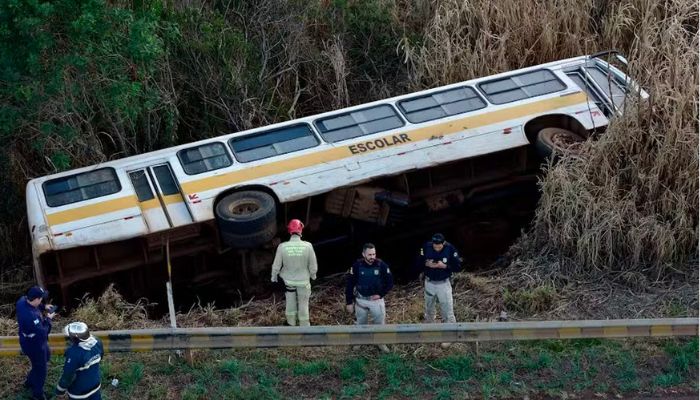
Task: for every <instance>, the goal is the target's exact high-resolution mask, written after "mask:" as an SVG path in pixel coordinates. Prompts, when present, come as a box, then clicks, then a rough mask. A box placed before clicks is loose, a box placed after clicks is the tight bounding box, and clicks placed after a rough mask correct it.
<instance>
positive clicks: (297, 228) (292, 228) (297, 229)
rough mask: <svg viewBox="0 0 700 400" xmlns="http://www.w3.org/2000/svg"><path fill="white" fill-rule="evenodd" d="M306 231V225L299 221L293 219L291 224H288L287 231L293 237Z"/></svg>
mask: <svg viewBox="0 0 700 400" xmlns="http://www.w3.org/2000/svg"><path fill="white" fill-rule="evenodd" d="M302 229H304V224H303V223H302V222H301V221H299V220H298V219H293V220H291V221H289V224H287V231H288V232H289V234H290V235H291V234H292V233H296V234H299V235H301V231H302Z"/></svg>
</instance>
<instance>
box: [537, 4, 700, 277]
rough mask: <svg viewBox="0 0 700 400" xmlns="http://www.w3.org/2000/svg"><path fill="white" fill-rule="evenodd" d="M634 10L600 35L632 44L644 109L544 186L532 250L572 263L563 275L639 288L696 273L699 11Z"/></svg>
mask: <svg viewBox="0 0 700 400" xmlns="http://www.w3.org/2000/svg"><path fill="white" fill-rule="evenodd" d="M635 3H637V2H635ZM639 4H641V5H642V7H641V8H637V9H635V8H632V7H631V5H630V4H627V6H626V7H624V6H623V5H624V4H623V5H618V7H619V8H618V10H617V11H616V13H614V14H611V20H610V21H606V24H605V25H604V26H605V31H604V33H606V34H619V35H620V36H621V37H630V38H632V42H631V43H629V44H627V46H628V48H629V50H628V53H629V54H630V56H631V61H632V74H633V75H634V76H635V77H637V78H638V79H639V80H640V81H641V83H642V85H643V86H644V87H645V88H647V90H648V91H649V92H650V94H651V98H650V100H649V102H648V103H647V104H643V103H642V104H639V103H638V104H637V105H636V106H634V107H629V108H628V109H627V110H626V111H627V112H626V113H625V115H624V117H623V118H619V119H617V120H615V121H614V122H613V123H612V124H611V126H610V128H609V129H608V131H607V133H606V134H605V135H603V136H602V137H601V138H600V139H599V140H598V141H595V142H591V143H588V147H587V148H586V149H585V151H584V155H583V156H581V157H573V156H571V157H568V158H564V159H563V160H562V161H561V162H560V163H559V164H558V165H556V166H554V167H552V168H550V170H549V171H548V174H547V176H546V178H545V179H544V180H543V182H542V192H543V196H542V200H541V204H540V206H539V208H538V210H537V216H536V219H535V223H534V227H533V233H534V235H533V242H532V243H531V248H539V249H542V250H544V251H547V252H552V253H556V254H558V255H562V256H565V257H568V258H570V259H571V261H572V262H568V263H560V264H559V268H562V269H563V271H561V272H564V273H565V274H572V273H574V274H584V275H590V274H592V273H593V274H599V273H600V272H612V273H614V274H615V275H614V276H617V277H620V278H622V279H623V280H625V281H630V283H640V282H638V281H639V280H642V281H645V280H648V279H651V280H659V279H663V278H666V277H669V276H670V275H672V274H675V273H688V274H691V273H693V272H696V271H697V268H698V266H697V263H696V262H694V261H693V260H697V258H696V257H697V251H698V247H697V246H698V72H697V71H698V31H697V28H698V27H697V21H698V10H697V4H696V3H693V2H688V1H668V2H665V3H663V4H658V5H657V4H656V2H646V3H645V2H640V3H639ZM627 29H631V30H632V34H626V33H625V31H626V30H627ZM618 30H619V31H620V32H617V31H618Z"/></svg>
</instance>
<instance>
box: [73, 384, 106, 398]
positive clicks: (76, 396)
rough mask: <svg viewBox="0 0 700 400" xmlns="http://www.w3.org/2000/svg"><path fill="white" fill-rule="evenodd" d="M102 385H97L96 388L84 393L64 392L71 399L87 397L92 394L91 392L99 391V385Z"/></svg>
mask: <svg viewBox="0 0 700 400" xmlns="http://www.w3.org/2000/svg"><path fill="white" fill-rule="evenodd" d="M101 386H102V385H97V387H96V388H94V389H92V390H91V391H89V392H87V393H85V394H73V393H71V392H66V393H67V394H68V397H70V398H71V399H87V398H88V397H90V396H92V395H93V394H95V393H97V392H99V390H100V387H101Z"/></svg>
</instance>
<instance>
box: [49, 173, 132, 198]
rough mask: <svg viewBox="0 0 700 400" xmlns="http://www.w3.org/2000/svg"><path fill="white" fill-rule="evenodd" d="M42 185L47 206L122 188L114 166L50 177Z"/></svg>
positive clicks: (93, 196)
mask: <svg viewBox="0 0 700 400" xmlns="http://www.w3.org/2000/svg"><path fill="white" fill-rule="evenodd" d="M42 187H43V189H44V195H45V196H46V204H48V205H49V207H60V206H63V205H66V204H71V203H77V202H79V201H84V200H89V199H94V198H96V197H102V196H107V195H110V194H114V193H117V192H119V191H120V190H122V187H121V184H120V183H119V178H118V177H117V173H116V172H115V171H114V168H102V169H97V170H94V171H90V172H83V173H81V174H76V175H71V176H66V177H63V178H56V179H52V180H50V181H46V182H44V184H43V185H42Z"/></svg>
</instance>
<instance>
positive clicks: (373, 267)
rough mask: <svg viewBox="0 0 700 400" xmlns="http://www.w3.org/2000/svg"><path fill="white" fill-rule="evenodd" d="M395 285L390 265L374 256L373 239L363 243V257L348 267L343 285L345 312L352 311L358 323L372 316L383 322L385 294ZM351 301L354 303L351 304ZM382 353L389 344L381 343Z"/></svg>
mask: <svg viewBox="0 0 700 400" xmlns="http://www.w3.org/2000/svg"><path fill="white" fill-rule="evenodd" d="M393 286H394V279H393V278H392V276H391V271H390V270H389V266H388V265H387V264H386V263H385V262H384V261H382V260H380V259H378V258H377V250H376V248H375V247H374V245H373V244H372V243H367V244H365V245H364V246H363V247H362V258H360V259H358V260H357V261H355V263H354V264H353V265H352V267H351V268H350V271H349V272H348V276H347V282H346V287H345V304H346V309H347V311H348V312H350V313H351V312H353V310H354V311H355V317H356V318H357V320H356V322H355V323H356V324H357V325H366V324H367V322H368V317H370V316H371V318H372V323H373V324H376V325H383V324H384V322H385V319H386V306H385V304H384V296H386V294H387V293H389V291H390V290H391V288H392V287H393ZM353 303H354V304H353ZM378 347H379V349H380V350H381V351H383V352H385V353H388V352H389V347H387V345H385V344H380V345H379V346H378Z"/></svg>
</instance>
